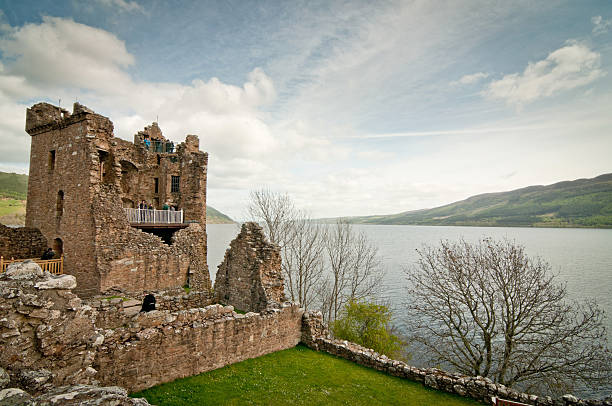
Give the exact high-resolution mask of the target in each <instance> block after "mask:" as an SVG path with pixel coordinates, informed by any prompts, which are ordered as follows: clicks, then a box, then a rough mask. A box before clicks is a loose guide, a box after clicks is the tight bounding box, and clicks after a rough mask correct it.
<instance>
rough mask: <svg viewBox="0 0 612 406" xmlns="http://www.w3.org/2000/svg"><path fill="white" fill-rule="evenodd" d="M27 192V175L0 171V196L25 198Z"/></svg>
mask: <svg viewBox="0 0 612 406" xmlns="http://www.w3.org/2000/svg"><path fill="white" fill-rule="evenodd" d="M27 194H28V175H19V174H17V173H6V172H0V197H5V198H12V199H17V200H25V199H26V197H27Z"/></svg>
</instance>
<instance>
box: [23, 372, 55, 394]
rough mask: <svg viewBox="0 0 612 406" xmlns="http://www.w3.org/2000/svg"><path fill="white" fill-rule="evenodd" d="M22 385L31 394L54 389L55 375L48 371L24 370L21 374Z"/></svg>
mask: <svg viewBox="0 0 612 406" xmlns="http://www.w3.org/2000/svg"><path fill="white" fill-rule="evenodd" d="M19 380H20V385H19V386H21V387H23V388H26V389H27V390H28V391H29V392H30V393H38V392H42V391H45V390H48V389H50V388H51V387H53V373H52V372H51V371H49V370H48V369H40V370H23V371H21V372H20V373H19Z"/></svg>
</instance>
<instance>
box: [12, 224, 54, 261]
mask: <svg viewBox="0 0 612 406" xmlns="http://www.w3.org/2000/svg"><path fill="white" fill-rule="evenodd" d="M46 248H47V239H46V238H45V236H44V235H42V233H41V232H40V231H39V230H37V229H35V228H28V227H19V228H11V227H7V226H5V225H4V224H0V256H2V257H4V259H11V258H15V259H25V258H40V256H41V255H42V254H43V253H44V252H45V249H46Z"/></svg>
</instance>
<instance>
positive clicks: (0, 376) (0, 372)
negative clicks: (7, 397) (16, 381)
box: [0, 368, 11, 389]
mask: <svg viewBox="0 0 612 406" xmlns="http://www.w3.org/2000/svg"><path fill="white" fill-rule="evenodd" d="M10 382H11V377H10V376H9V374H8V373H7V372H6V371H5V369H4V368H0V389H4V388H6V387H7V386H8V385H9V383H10Z"/></svg>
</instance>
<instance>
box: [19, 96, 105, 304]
mask: <svg viewBox="0 0 612 406" xmlns="http://www.w3.org/2000/svg"><path fill="white" fill-rule="evenodd" d="M26 131H28V132H29V134H30V135H31V139H32V146H31V150H30V176H29V178H28V199H27V207H26V227H32V228H37V229H39V230H40V231H41V232H42V234H43V235H44V236H45V237H46V239H47V243H48V244H49V245H50V246H52V247H54V248H57V243H58V242H59V241H61V243H62V245H63V251H64V272H65V273H68V274H71V275H74V276H76V278H77V280H78V281H79V290H80V292H79V293H81V294H92V293H94V292H97V291H98V287H99V277H98V275H97V273H95V272H93V271H94V270H95V262H94V246H93V236H94V232H95V228H94V224H93V212H92V207H91V194H92V191H91V189H90V184H91V181H92V177H96V176H98V172H97V171H94V170H92V168H91V161H92V159H97V150H96V149H95V147H94V146H93V145H92V140H94V139H95V137H96V134H99V133H105V132H110V133H112V131H113V124H112V122H111V121H110V120H108V119H107V118H106V117H102V116H99V115H97V114H92V113H91V112H90V111H89V110H86V109H83V108H82V106H80V105H78V104H75V108H74V114H72V115H69V114H68V113H67V112H66V111H63V112H62V111H61V109H59V108H57V107H55V106H51V105H49V104H46V103H39V104H36V105H34V106H32V107H31V108H30V109H28V110H27V113H26ZM92 172H93V173H92ZM56 251H57V249H56Z"/></svg>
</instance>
